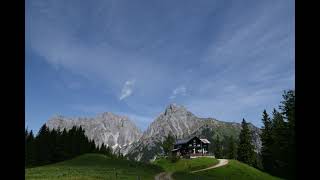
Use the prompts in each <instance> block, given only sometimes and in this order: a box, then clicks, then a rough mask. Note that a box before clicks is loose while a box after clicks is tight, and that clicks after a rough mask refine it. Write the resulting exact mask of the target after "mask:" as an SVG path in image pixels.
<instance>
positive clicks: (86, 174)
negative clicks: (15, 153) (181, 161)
mask: <svg viewBox="0 0 320 180" xmlns="http://www.w3.org/2000/svg"><path fill="white" fill-rule="evenodd" d="M162 171H163V169H161V168H160V167H159V166H155V165H152V164H143V163H138V162H132V161H128V160H116V159H111V158H108V157H106V156H104V155H101V154H85V155H81V156H79V157H76V158H74V159H71V160H67V161H63V162H59V163H56V164H50V165H45V166H40V167H35V168H27V169H26V175H25V177H26V179H50V180H54V179H77V180H82V179H83V180H85V179H86V180H93V179H116V176H117V179H127V180H131V179H132V180H137V179H138V176H140V179H141V180H143V179H150V180H151V179H153V178H154V176H155V175H156V174H158V173H160V172H162Z"/></svg>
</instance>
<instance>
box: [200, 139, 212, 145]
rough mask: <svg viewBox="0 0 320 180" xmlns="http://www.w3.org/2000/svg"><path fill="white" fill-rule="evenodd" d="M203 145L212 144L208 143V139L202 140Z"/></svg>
mask: <svg viewBox="0 0 320 180" xmlns="http://www.w3.org/2000/svg"><path fill="white" fill-rule="evenodd" d="M200 140H201V141H202V142H203V143H206V144H210V141H208V139H200Z"/></svg>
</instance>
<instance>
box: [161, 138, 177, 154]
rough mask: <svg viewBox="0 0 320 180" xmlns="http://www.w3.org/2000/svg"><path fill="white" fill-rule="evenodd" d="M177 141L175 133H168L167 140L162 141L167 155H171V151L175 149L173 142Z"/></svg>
mask: <svg viewBox="0 0 320 180" xmlns="http://www.w3.org/2000/svg"><path fill="white" fill-rule="evenodd" d="M174 142H175V138H174V136H173V135H171V134H168V135H167V137H166V138H165V140H164V141H163V142H162V144H161V146H162V149H163V151H164V154H165V155H167V156H168V155H170V154H169V152H170V151H171V150H172V149H173V144H174Z"/></svg>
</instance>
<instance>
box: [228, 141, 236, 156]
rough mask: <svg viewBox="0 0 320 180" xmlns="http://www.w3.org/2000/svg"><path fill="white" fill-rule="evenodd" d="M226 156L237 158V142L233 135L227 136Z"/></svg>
mask: <svg viewBox="0 0 320 180" xmlns="http://www.w3.org/2000/svg"><path fill="white" fill-rule="evenodd" d="M227 158H229V159H237V143H236V142H235V139H234V138H233V136H230V137H229V142H228V154H227Z"/></svg>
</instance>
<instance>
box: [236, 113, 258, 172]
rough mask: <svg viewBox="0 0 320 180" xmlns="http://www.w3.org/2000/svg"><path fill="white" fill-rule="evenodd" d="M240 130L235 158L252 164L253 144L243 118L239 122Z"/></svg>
mask: <svg viewBox="0 0 320 180" xmlns="http://www.w3.org/2000/svg"><path fill="white" fill-rule="evenodd" d="M241 127H242V129H241V132H240V135H239V145H238V151H237V158H238V160H239V161H241V162H244V163H246V164H248V165H251V166H253V165H254V163H255V162H254V161H255V160H254V146H253V145H252V143H251V142H252V136H251V132H250V129H249V127H248V123H247V122H246V121H245V119H243V120H242V123H241Z"/></svg>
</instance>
